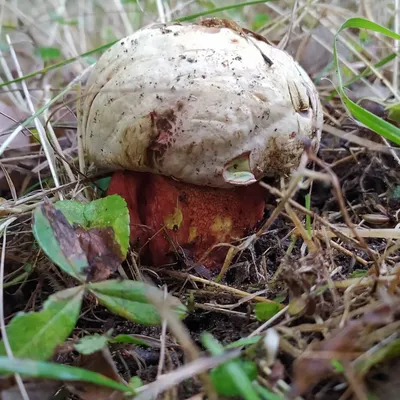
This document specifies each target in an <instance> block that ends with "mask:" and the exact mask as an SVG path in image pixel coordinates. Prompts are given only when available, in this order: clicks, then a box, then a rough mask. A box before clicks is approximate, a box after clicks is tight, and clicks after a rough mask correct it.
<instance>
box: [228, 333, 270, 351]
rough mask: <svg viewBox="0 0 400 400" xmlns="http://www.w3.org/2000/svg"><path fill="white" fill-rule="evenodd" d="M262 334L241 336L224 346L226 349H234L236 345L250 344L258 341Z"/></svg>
mask: <svg viewBox="0 0 400 400" xmlns="http://www.w3.org/2000/svg"><path fill="white" fill-rule="evenodd" d="M261 337H262V336H252V337H249V338H242V339H239V340H236V341H235V342H232V343H230V344H228V345H227V346H225V348H226V349H236V348H238V347H242V346H250V345H252V344H256V343H258V342H259V340H260V339H261Z"/></svg>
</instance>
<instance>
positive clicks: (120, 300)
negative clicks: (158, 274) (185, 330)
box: [88, 280, 186, 325]
mask: <svg viewBox="0 0 400 400" xmlns="http://www.w3.org/2000/svg"><path fill="white" fill-rule="evenodd" d="M88 287H89V289H90V290H91V292H92V293H93V294H94V295H95V296H96V297H97V299H98V301H99V302H100V303H101V304H102V305H103V306H105V307H107V308H108V309H109V310H110V311H112V312H113V313H115V314H117V315H120V316H121V317H124V318H126V319H128V320H130V321H133V322H136V323H139V324H142V325H160V324H161V318H160V315H159V313H158V311H157V309H156V308H155V307H154V306H153V305H152V304H150V303H149V300H148V297H147V293H151V292H152V291H153V292H154V291H158V289H156V288H154V287H152V286H150V285H148V284H146V283H144V282H138V281H131V280H121V281H120V280H107V281H103V282H97V283H91V284H89V286H88ZM168 299H169V300H170V302H171V304H172V305H173V311H174V312H176V313H177V315H178V316H179V317H180V318H184V317H185V315H186V308H185V306H184V305H183V304H182V303H181V302H180V301H179V300H178V299H177V298H176V297H172V296H169V298H168Z"/></svg>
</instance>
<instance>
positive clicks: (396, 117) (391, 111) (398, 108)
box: [386, 103, 400, 124]
mask: <svg viewBox="0 0 400 400" xmlns="http://www.w3.org/2000/svg"><path fill="white" fill-rule="evenodd" d="M386 110H387V111H388V116H387V117H388V119H389V120H390V121H393V122H396V123H397V124H399V123H400V104H399V103H396V104H392V105H390V106H389V107H387V109H386Z"/></svg>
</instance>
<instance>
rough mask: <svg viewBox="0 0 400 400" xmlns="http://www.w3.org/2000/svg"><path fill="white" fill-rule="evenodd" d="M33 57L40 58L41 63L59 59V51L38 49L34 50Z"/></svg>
mask: <svg viewBox="0 0 400 400" xmlns="http://www.w3.org/2000/svg"><path fill="white" fill-rule="evenodd" d="M35 55H37V56H40V58H41V59H42V60H43V61H51V60H56V59H57V58H60V57H61V50H60V49H58V48H57V47H39V48H38V49H36V50H35Z"/></svg>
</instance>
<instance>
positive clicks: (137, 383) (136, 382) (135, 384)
mask: <svg viewBox="0 0 400 400" xmlns="http://www.w3.org/2000/svg"><path fill="white" fill-rule="evenodd" d="M141 386H143V381H142V380H141V379H140V378H139V377H138V376H132V378H131V379H130V380H129V387H131V388H132V390H133V391H135V390H136V389H138V388H140V387H141Z"/></svg>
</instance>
